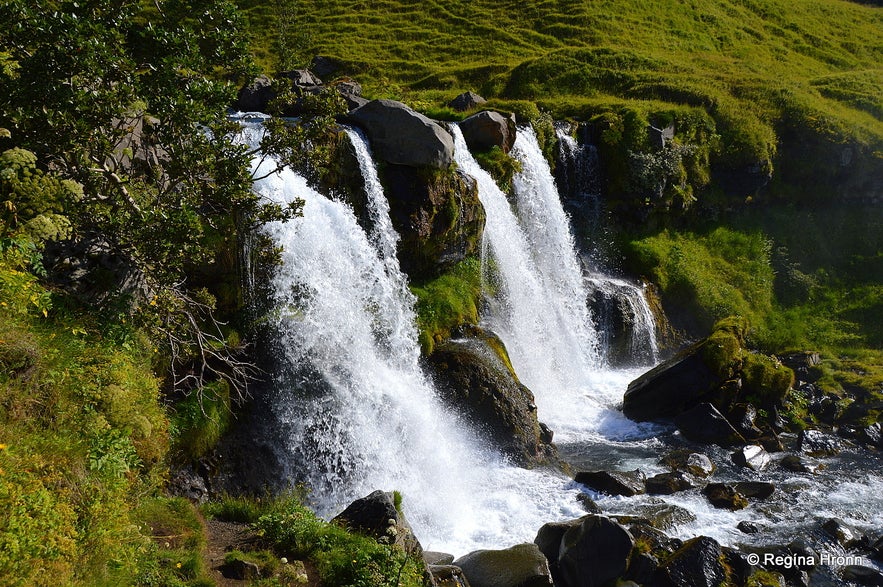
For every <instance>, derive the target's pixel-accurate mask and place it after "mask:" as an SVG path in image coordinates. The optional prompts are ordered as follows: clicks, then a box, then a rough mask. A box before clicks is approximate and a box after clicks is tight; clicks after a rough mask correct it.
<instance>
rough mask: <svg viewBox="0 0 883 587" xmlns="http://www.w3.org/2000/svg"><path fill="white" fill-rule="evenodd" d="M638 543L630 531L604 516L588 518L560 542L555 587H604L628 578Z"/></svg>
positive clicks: (573, 527) (568, 531)
mask: <svg viewBox="0 0 883 587" xmlns="http://www.w3.org/2000/svg"><path fill="white" fill-rule="evenodd" d="M634 546H635V541H634V539H633V538H632V535H631V534H630V533H629V531H628V530H626V529H625V528H623V527H622V526H620V525H619V524H617V523H616V522H614V521H613V520H610V519H609V518H606V517H604V516H594V515H589V516H585V517H583V518H581V523H580V524H578V525H574V526H572V527H571V528H569V529H568V530H567V531H566V532H565V533H564V536H562V538H561V546H560V549H559V555H558V575H559V577H560V581H556V584H560V585H563V586H564V587H602V586H604V585H608V584H612V583H613V582H614V581H616V579H618V578H620V577H622V576H623V574H625V571H626V569H627V568H628V566H629V560H630V558H631V555H632V550H633V548H634Z"/></svg>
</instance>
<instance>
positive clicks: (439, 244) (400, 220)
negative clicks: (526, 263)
mask: <svg viewBox="0 0 883 587" xmlns="http://www.w3.org/2000/svg"><path fill="white" fill-rule="evenodd" d="M381 180H382V181H383V184H384V187H385V193H386V197H387V199H388V200H389V204H390V212H389V213H390V219H391V220H392V223H393V226H394V227H395V229H396V231H397V232H398V233H399V235H401V241H400V242H399V247H398V257H399V264H400V265H401V268H402V270H403V271H404V272H405V273H407V274H408V276H409V277H410V278H411V281H412V282H419V281H421V280H423V279H429V278H432V277H435V276H437V275H438V274H439V273H441V272H443V271H444V270H445V269H447V268H449V267H451V266H453V265H455V264H456V263H458V262H460V261H462V260H463V259H465V258H466V257H470V256H478V255H479V254H480V253H481V237H482V234H484V224H485V211H484V207H483V206H482V205H481V201H480V200H479V199H478V187H477V185H476V182H475V180H474V179H472V178H471V177H469V176H467V175H465V174H463V173H461V172H459V171H453V170H445V171H442V172H440V173H435V174H430V175H427V174H426V173H424V172H423V171H421V170H419V169H416V168H414V167H407V166H405V165H386V166H384V167H383V168H382V169H381Z"/></svg>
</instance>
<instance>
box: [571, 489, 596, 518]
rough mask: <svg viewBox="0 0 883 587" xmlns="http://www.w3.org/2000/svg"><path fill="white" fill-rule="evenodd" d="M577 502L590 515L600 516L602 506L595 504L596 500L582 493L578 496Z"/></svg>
mask: <svg viewBox="0 0 883 587" xmlns="http://www.w3.org/2000/svg"><path fill="white" fill-rule="evenodd" d="M576 500H577V501H578V502H579V503H580V505H582V506H583V509H584V510H585V511H586V513H588V514H600V513H601V506H599V505H598V504H597V503H595V500H594V499H592V498H591V497H589V496H588V495H586V494H585V493H580V494H579V495H577V496H576Z"/></svg>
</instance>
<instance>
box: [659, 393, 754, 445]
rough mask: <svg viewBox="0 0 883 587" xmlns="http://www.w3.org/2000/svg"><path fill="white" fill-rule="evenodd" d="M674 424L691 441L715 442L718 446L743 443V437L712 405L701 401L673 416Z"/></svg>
mask: <svg viewBox="0 0 883 587" xmlns="http://www.w3.org/2000/svg"><path fill="white" fill-rule="evenodd" d="M675 426H677V427H678V430H680V432H681V434H683V435H684V437H685V438H687V439H688V440H692V441H693V442H702V443H705V444H717V445H718V446H723V447H727V446H736V445H739V444H745V439H744V438H742V435H741V434H739V433H738V432H737V431H736V429H735V428H733V426H732V425H731V424H730V423H729V422H728V421H727V419H726V418H724V417H723V415H722V414H721V413H720V412H719V411H717V408H715V407H714V406H713V405H711V404H708V403H701V404H699V405H697V406H695V407H693V408H691V409H689V410H687V411H686V412H683V413H682V414H680V415H678V416H677V417H676V418H675Z"/></svg>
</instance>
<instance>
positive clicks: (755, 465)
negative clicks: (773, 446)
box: [730, 444, 772, 471]
mask: <svg viewBox="0 0 883 587" xmlns="http://www.w3.org/2000/svg"><path fill="white" fill-rule="evenodd" d="M730 458H732V459H733V462H734V463H736V464H737V465H739V466H740V467H746V468H748V469H751V470H752V471H763V470H764V469H766V468H767V467H769V465H770V463H771V462H772V458H771V457H770V455H769V453H767V451H765V450H763V447H762V446H757V445H756V444H750V445H748V446H745V447H742V448H740V449H739V450H737V451H736V452H734V453H733V454H731V455H730Z"/></svg>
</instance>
